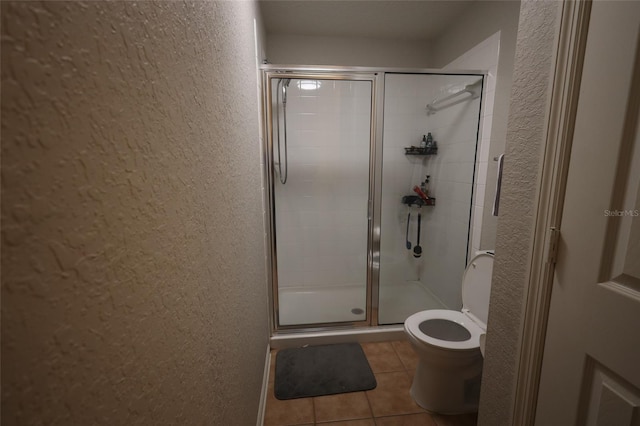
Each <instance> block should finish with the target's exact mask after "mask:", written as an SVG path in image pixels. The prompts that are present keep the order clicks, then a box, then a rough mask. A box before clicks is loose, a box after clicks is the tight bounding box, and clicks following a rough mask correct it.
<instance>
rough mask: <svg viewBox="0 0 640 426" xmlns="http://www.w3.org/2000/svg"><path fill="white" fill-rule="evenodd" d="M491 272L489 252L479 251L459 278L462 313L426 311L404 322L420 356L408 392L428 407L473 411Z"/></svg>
mask: <svg viewBox="0 0 640 426" xmlns="http://www.w3.org/2000/svg"><path fill="white" fill-rule="evenodd" d="M492 272H493V252H489V251H484V252H478V254H477V255H476V256H475V257H474V258H473V259H471V262H469V265H468V266H467V269H466V270H465V272H464V275H463V277H462V310H461V311H453V310H448V309H431V310H426V311H421V312H418V313H416V314H413V315H411V316H410V317H409V318H407V320H406V321H405V322H404V330H405V333H406V334H407V337H408V338H409V341H410V342H411V345H412V346H413V349H414V350H415V351H416V353H417V354H418V357H419V363H418V367H417V369H416V373H415V376H414V378H413V384H412V385H411V396H412V397H413V399H414V400H415V401H416V403H417V404H418V405H420V406H421V407H422V408H424V409H425V410H427V411H430V412H434V413H442V414H461V413H469V412H475V411H478V400H479V396H480V379H481V374H482V360H483V352H484V336H485V333H486V328H487V314H488V312H489V296H490V292H491V274H492ZM481 343H482V345H481ZM481 346H482V347H481Z"/></svg>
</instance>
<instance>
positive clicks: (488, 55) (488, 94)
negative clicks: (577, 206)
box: [444, 31, 500, 258]
mask: <svg viewBox="0 0 640 426" xmlns="http://www.w3.org/2000/svg"><path fill="white" fill-rule="evenodd" d="M499 55H500V32H499V31H498V32H497V33H495V34H493V35H492V36H491V37H489V38H487V39H486V40H484V41H482V42H481V43H479V44H478V45H476V46H475V47H474V48H472V49H470V50H469V51H467V52H466V53H464V54H463V55H461V56H459V57H458V58H457V59H455V60H454V61H452V62H451V63H449V64H448V65H447V66H445V67H444V69H474V70H484V71H487V80H486V81H485V89H484V92H483V95H482V97H483V99H482V110H481V117H480V142H479V147H478V155H477V157H476V167H475V169H476V179H475V187H474V195H473V207H472V217H473V221H472V232H471V236H472V237H471V243H470V244H469V258H471V257H472V256H473V254H474V253H475V252H476V251H478V250H480V239H481V238H482V216H483V212H484V209H485V190H486V186H485V184H486V182H487V170H488V168H489V167H488V166H489V164H488V162H489V161H493V159H492V158H489V152H490V146H491V142H492V141H491V127H492V122H493V105H494V100H495V91H496V78H497V70H498V59H499Z"/></svg>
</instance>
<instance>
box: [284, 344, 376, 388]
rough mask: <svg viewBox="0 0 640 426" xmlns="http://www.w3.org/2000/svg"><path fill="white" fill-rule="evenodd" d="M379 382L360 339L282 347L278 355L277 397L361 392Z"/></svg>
mask: <svg viewBox="0 0 640 426" xmlns="http://www.w3.org/2000/svg"><path fill="white" fill-rule="evenodd" d="M376 385H377V383H376V378H375V377H374V375H373V372H372V371H371V367H370V366H369V362H368V361H367V357H366V356H365V354H364V352H363V351H362V347H361V346H360V345H359V344H358V343H341V344H337V345H321V346H308V347H305V348H292V349H283V350H281V351H279V352H278V355H277V356H276V378H275V383H274V390H275V395H276V398H278V399H294V398H306V397H311V396H321V395H333V394H336V393H346V392H358V391H365V390H370V389H373V388H375V387H376Z"/></svg>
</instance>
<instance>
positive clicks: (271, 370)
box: [269, 349, 278, 383]
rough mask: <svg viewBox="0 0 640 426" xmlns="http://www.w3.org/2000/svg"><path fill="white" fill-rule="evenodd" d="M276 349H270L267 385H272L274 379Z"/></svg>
mask: <svg viewBox="0 0 640 426" xmlns="http://www.w3.org/2000/svg"><path fill="white" fill-rule="evenodd" d="M277 354H278V350H277V349H271V363H270V364H269V383H273V381H274V380H275V379H276V355H277Z"/></svg>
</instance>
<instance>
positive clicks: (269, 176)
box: [260, 64, 487, 335]
mask: <svg viewBox="0 0 640 426" xmlns="http://www.w3.org/2000/svg"><path fill="white" fill-rule="evenodd" d="M260 70H261V73H262V75H261V78H262V81H261V85H262V92H261V95H262V106H263V114H261V119H262V120H263V123H262V127H261V129H262V131H263V143H262V151H263V152H262V153H263V161H264V170H263V173H264V176H263V179H264V183H265V191H266V198H265V221H266V223H267V224H268V226H267V227H266V237H265V238H266V243H267V257H268V258H267V264H268V266H269V267H270V271H268V275H267V277H268V278H267V279H268V287H269V289H270V291H268V292H267V293H268V297H269V311H270V315H269V321H270V330H271V334H272V335H274V334H275V333H295V332H315V331H331V330H336V329H357V328H361V327H372V326H373V327H377V328H380V329H391V328H394V329H395V328H397V327H398V325H397V324H396V325H388V324H387V325H380V324H379V323H378V308H379V291H380V287H379V285H380V235H381V233H380V232H381V231H380V227H381V216H382V214H381V213H382V203H381V198H382V142H383V141H382V139H383V130H384V129H383V120H384V93H385V77H386V74H424V75H477V76H479V77H481V78H482V81H483V84H482V91H481V96H482V98H483V97H484V92H485V90H486V87H485V86H486V81H487V71H480V70H446V71H444V70H441V69H416V68H376V67H348V66H297V65H272V64H265V65H261V66H260ZM280 78H291V79H308V80H338V81H354V80H355V81H370V82H371V84H372V87H371V121H370V129H371V130H370V144H369V199H368V209H367V210H368V213H367V216H368V220H367V223H368V232H367V233H368V244H367V280H366V316H365V319H364V320H362V321H344V322H327V323H312V324H296V325H280V324H279V322H278V319H279V309H280V307H279V300H278V299H279V295H278V268H277V247H276V238H275V236H276V223H275V215H274V214H273V212H274V211H275V187H274V185H275V182H274V180H275V179H274V163H273V160H274V159H273V111H272V105H271V99H272V92H273V90H272V80H274V79H280ZM482 98H481V100H482ZM482 104H483V102H482V101H481V103H480V113H479V117H480V118H481V117H482V107H483V105H482ZM478 126H479V128H478V131H480V130H481V128H480V126H481V120H479V123H478ZM479 138H480V134H479V133H478V135H477V136H476V154H475V155H476V158H477V155H478V152H477V143H478V140H479ZM474 167H475V165H474ZM474 182H475V169H474ZM474 192H475V184H474V185H473V186H472V194H471V196H472V199H473V195H474ZM470 220H473V218H470ZM470 229H471V228H470V227H469V231H470ZM467 238H468V237H467ZM467 244H468V242H467ZM467 251H468V250H467Z"/></svg>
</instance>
